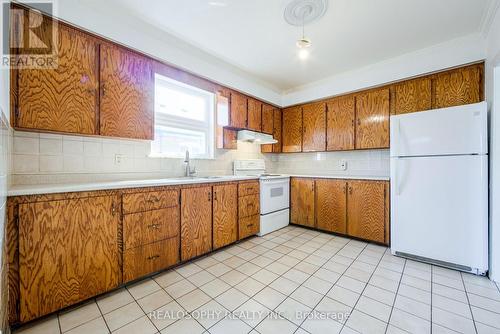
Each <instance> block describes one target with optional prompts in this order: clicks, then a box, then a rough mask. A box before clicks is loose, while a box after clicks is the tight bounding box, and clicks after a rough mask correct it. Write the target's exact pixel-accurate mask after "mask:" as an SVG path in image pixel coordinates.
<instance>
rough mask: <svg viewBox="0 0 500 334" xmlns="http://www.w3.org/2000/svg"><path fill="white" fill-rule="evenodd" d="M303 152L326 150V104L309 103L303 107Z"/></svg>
mask: <svg viewBox="0 0 500 334" xmlns="http://www.w3.org/2000/svg"><path fill="white" fill-rule="evenodd" d="M302 119H303V121H302V123H303V126H302V127H303V133H302V152H316V151H325V149H326V103H325V102H318V103H309V104H306V105H304V106H303V107H302Z"/></svg>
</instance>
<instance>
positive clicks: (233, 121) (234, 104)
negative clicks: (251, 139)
mask: <svg viewBox="0 0 500 334" xmlns="http://www.w3.org/2000/svg"><path fill="white" fill-rule="evenodd" d="M247 120H248V101H247V97H246V96H245V95H243V94H240V93H238V92H231V103H230V108H229V125H230V126H231V127H233V128H239V129H245V128H246V127H247Z"/></svg>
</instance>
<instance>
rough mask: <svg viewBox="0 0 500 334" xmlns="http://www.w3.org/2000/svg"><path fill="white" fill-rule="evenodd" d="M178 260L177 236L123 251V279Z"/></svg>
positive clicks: (135, 277) (125, 279)
mask: <svg viewBox="0 0 500 334" xmlns="http://www.w3.org/2000/svg"><path fill="white" fill-rule="evenodd" d="M178 262H179V237H174V238H169V239H166V240H162V241H157V242H154V243H152V244H148V245H144V246H140V247H136V248H133V249H127V250H125V251H124V252H123V281H124V282H128V281H132V280H134V279H137V278H140V277H142V276H146V275H148V274H151V273H154V272H156V271H160V270H162V269H165V268H168V267H170V266H172V265H174V264H176V263H178Z"/></svg>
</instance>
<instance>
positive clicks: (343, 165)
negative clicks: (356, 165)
mask: <svg viewBox="0 0 500 334" xmlns="http://www.w3.org/2000/svg"><path fill="white" fill-rule="evenodd" d="M339 166H340V169H341V170H346V169H347V160H345V159H342V160H340V164H339Z"/></svg>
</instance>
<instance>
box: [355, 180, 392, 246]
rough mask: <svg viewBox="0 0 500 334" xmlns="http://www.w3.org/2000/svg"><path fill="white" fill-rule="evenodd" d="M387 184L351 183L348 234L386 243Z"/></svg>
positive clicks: (375, 182) (372, 182)
mask: <svg viewBox="0 0 500 334" xmlns="http://www.w3.org/2000/svg"><path fill="white" fill-rule="evenodd" d="M385 196H386V193H385V182H377V181H349V184H348V196H347V234H348V235H350V236H353V237H357V238H362V239H366V240H371V241H376V242H380V243H384V242H385V231H386V229H385V204H386V198H385Z"/></svg>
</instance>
